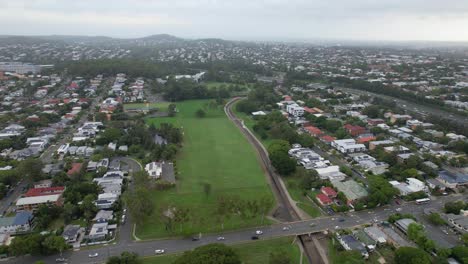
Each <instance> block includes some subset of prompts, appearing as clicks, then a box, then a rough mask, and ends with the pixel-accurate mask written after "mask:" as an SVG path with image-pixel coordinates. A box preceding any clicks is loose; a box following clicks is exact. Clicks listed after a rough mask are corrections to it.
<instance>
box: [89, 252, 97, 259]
mask: <svg viewBox="0 0 468 264" xmlns="http://www.w3.org/2000/svg"><path fill="white" fill-rule="evenodd" d="M97 256H99V253H97V252H96V253H91V254H89V255H88V257H90V258H95V257H97Z"/></svg>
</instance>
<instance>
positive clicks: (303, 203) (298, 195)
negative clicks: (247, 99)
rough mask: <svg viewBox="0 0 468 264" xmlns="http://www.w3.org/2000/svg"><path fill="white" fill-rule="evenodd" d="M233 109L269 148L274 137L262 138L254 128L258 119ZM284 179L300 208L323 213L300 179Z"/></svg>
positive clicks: (314, 213)
mask: <svg viewBox="0 0 468 264" xmlns="http://www.w3.org/2000/svg"><path fill="white" fill-rule="evenodd" d="M233 111H234V113H235V114H236V116H237V117H238V118H240V119H242V120H243V121H244V124H245V126H246V127H248V128H249V129H250V131H252V132H253V133H254V134H255V136H256V137H257V138H258V139H259V140H260V141H261V142H262V144H263V146H265V148H268V146H269V145H270V144H271V142H272V141H273V139H271V138H266V139H262V138H261V137H260V135H258V134H257V133H256V132H255V131H254V130H253V126H254V125H255V122H256V121H255V120H254V119H253V118H252V116H249V115H247V114H245V113H242V112H239V111H237V110H236V106H235V105H234V106H233ZM283 181H284V182H285V184H286V188H287V189H288V192H289V195H290V196H291V197H292V198H293V199H294V200H295V201H296V202H297V203H296V204H297V206H298V207H299V208H301V209H302V210H303V211H304V212H306V213H307V214H308V215H309V216H310V217H318V216H320V215H321V213H320V209H319V208H318V207H317V205H315V204H314V203H313V202H312V201H310V200H309V199H308V198H307V197H306V196H304V195H303V191H302V189H301V188H299V187H298V184H299V180H298V179H296V178H294V177H287V178H286V177H284V178H283Z"/></svg>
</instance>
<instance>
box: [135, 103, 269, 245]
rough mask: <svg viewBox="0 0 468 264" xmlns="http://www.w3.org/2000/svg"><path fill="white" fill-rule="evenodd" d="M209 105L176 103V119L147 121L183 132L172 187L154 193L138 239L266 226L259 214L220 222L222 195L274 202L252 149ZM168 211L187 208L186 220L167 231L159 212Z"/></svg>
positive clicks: (216, 108)
mask: <svg viewBox="0 0 468 264" xmlns="http://www.w3.org/2000/svg"><path fill="white" fill-rule="evenodd" d="M208 102H209V100H192V101H184V102H179V103H176V105H177V109H178V111H179V112H178V113H177V115H176V116H175V117H164V118H149V119H147V120H146V121H147V123H153V124H155V125H156V126H158V124H161V123H172V124H174V125H175V126H177V127H180V128H182V129H183V133H184V141H183V146H182V148H181V149H180V151H179V154H178V156H177V160H176V168H177V175H176V178H177V184H176V187H175V188H172V189H169V190H164V191H161V190H154V191H152V199H154V204H155V206H156V208H155V210H154V213H153V215H152V216H150V217H148V218H147V219H145V221H144V223H143V224H142V225H139V226H137V228H136V235H137V237H138V238H140V239H150V238H158V237H168V236H171V235H188V234H198V233H206V232H220V231H222V230H223V228H224V230H229V229H231V230H232V229H238V228H243V227H248V226H258V225H261V224H268V220H267V219H266V218H265V219H264V220H263V217H261V214H260V213H258V214H256V215H255V216H253V217H245V216H244V217H241V216H240V215H239V214H231V215H229V216H226V217H224V218H221V217H220V215H219V214H218V213H217V207H218V206H217V204H218V202H217V201H218V199H219V197H221V196H223V197H234V198H235V199H241V200H243V201H247V200H249V201H250V200H257V199H262V198H267V199H270V200H271V201H273V196H272V193H271V190H270V188H269V185H268V184H267V181H266V178H265V175H264V173H263V171H262V168H261V166H260V164H259V163H258V160H257V157H256V153H255V151H254V149H253V147H252V146H251V145H250V144H249V143H248V141H247V140H246V139H245V138H244V137H243V135H242V134H241V133H240V131H239V130H238V129H237V128H236V127H235V126H234V124H233V123H232V122H230V121H229V119H228V118H227V117H226V115H225V113H224V110H223V107H222V106H211V107H209V106H208ZM198 109H204V111H205V112H206V116H205V117H197V116H196V115H195V112H196V111H197V110H198ZM168 207H169V208H172V207H176V208H185V209H189V210H190V220H189V221H186V223H182V224H180V225H178V226H177V228H176V229H172V230H170V231H169V230H166V225H165V224H164V222H163V221H162V218H163V217H162V210H163V208H168ZM262 220H263V221H262ZM222 224H224V225H222Z"/></svg>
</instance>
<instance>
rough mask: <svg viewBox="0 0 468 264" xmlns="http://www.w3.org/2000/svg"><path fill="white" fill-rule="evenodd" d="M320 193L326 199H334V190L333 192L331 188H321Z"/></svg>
mask: <svg viewBox="0 0 468 264" xmlns="http://www.w3.org/2000/svg"><path fill="white" fill-rule="evenodd" d="M320 191H321V192H322V193H323V194H325V195H326V196H327V197H329V198H335V197H336V195H337V193H336V191H335V190H333V188H331V187H326V186H323V187H322V188H321V189H320Z"/></svg>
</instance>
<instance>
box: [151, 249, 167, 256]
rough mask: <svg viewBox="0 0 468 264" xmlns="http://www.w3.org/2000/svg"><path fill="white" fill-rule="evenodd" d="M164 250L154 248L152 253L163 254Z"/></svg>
mask: <svg viewBox="0 0 468 264" xmlns="http://www.w3.org/2000/svg"><path fill="white" fill-rule="evenodd" d="M164 252H165V251H164V249H156V250H155V251H154V253H156V255H161V254H164Z"/></svg>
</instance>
